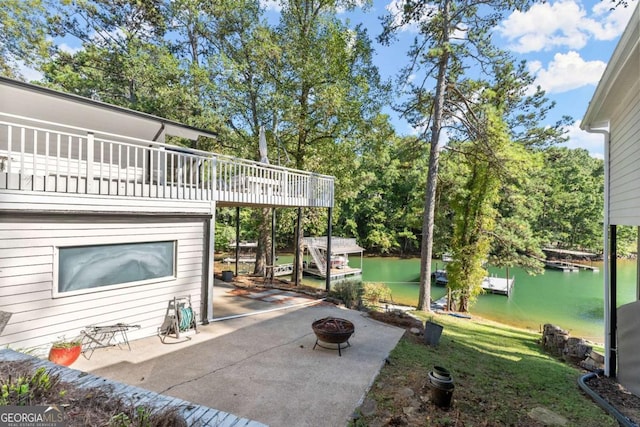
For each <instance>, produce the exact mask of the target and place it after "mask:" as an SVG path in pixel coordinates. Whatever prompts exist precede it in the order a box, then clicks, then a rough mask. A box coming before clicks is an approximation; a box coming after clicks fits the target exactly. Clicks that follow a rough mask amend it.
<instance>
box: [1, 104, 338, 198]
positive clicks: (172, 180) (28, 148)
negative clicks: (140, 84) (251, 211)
mask: <svg viewBox="0 0 640 427" xmlns="http://www.w3.org/2000/svg"><path fill="white" fill-rule="evenodd" d="M2 189H7V190H25V191H42V192H56V193H76V194H95V195H104V196H127V197H147V198H159V199H181V200H215V201H220V202H229V203H237V204H244V205H252V204H253V205H274V206H315V207H330V206H333V195H334V193H333V191H334V179H333V177H331V176H327V175H319V174H314V173H309V172H304V171H300V170H295V169H288V168H283V167H279V166H272V165H267V164H264V163H258V162H253V161H250V160H244V159H239V158H235V157H230V156H224V155H219V154H214V153H208V152H204V151H198V150H191V149H188V148H183V147H178V146H173V145H168V144H162V143H157V142H153V141H146V140H140V139H135V138H129V137H126V136H120V135H105V134H100V133H98V132H92V131H89V130H83V129H78V128H72V127H66V126H61V125H58V124H54V123H47V122H41V121H36V120H32V119H26V118H22V117H16V116H9V115H5V114H2V113H0V190H2Z"/></svg>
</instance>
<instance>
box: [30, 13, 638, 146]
mask: <svg viewBox="0 0 640 427" xmlns="http://www.w3.org/2000/svg"><path fill="white" fill-rule="evenodd" d="M403 1H404V0H374V1H373V7H370V8H367V9H366V10H363V9H357V10H355V11H353V12H349V13H341V14H340V16H341V17H344V19H348V20H349V21H350V23H351V24H352V25H354V26H355V25H356V24H360V23H361V24H363V25H364V26H365V27H366V28H367V30H368V33H369V36H370V37H371V39H372V41H373V45H374V48H375V51H376V53H375V56H374V62H375V64H376V65H377V66H378V68H379V70H380V74H381V75H382V77H383V78H384V79H393V80H394V81H395V79H396V77H397V74H398V72H399V71H400V69H401V68H402V67H403V66H404V65H405V64H406V63H407V56H406V53H407V50H408V48H409V46H410V44H411V42H412V40H413V39H414V37H415V36H416V35H417V32H416V30H415V28H412V27H411V26H408V27H406V28H404V29H403V31H401V32H400V33H399V35H398V40H397V41H396V42H395V43H394V44H393V45H391V46H382V45H380V44H378V43H377V42H376V40H375V39H376V37H377V36H378V35H379V34H380V32H381V30H382V27H381V24H380V19H379V18H380V17H381V16H382V15H384V14H386V13H387V12H388V11H398V10H400V9H399V8H400V7H401V4H402V2H403ZM260 2H261V4H262V5H263V7H265V9H266V11H267V17H268V19H269V20H270V21H277V16H278V14H279V10H280V6H279V1H278V0H260ZM629 4H630V5H629V7H627V8H623V7H618V8H616V9H615V10H613V11H612V10H610V5H611V3H610V1H609V0H602V1H599V0H585V1H580V0H551V1H546V2H541V3H536V4H535V5H534V6H533V7H532V8H531V9H530V10H529V11H527V12H522V13H521V12H514V13H512V14H511V15H509V16H507V17H506V19H505V20H504V21H503V22H502V23H500V25H499V26H498V27H496V28H495V32H494V37H495V38H494V40H495V42H496V44H497V45H498V46H500V47H503V48H507V49H508V50H510V51H511V52H512V54H513V55H514V57H515V58H516V60H518V61H520V60H522V59H524V60H526V61H527V63H528V66H529V70H530V71H531V72H532V73H533V74H534V75H535V76H536V84H539V85H540V86H541V87H542V88H543V89H544V90H545V91H546V92H547V96H548V97H549V98H550V99H552V100H554V101H555V102H556V108H555V110H554V111H553V112H552V113H551V114H550V116H549V124H551V123H553V122H555V121H556V120H558V119H559V118H560V117H561V116H563V115H569V116H571V117H573V118H574V119H575V120H576V122H575V123H574V125H573V126H571V127H570V128H569V129H568V130H569V136H570V140H569V141H568V142H567V143H566V145H567V146H568V147H570V148H578V147H580V148H585V149H587V150H588V151H589V152H590V153H591V155H592V156H594V157H600V158H602V157H603V144H604V141H603V137H602V136H601V135H597V134H588V133H586V132H583V131H581V130H580V120H581V119H582V116H583V115H584V113H585V111H586V109H587V106H588V104H589V101H590V99H591V96H592V95H593V93H594V91H595V88H596V86H597V84H598V81H599V80H600V77H601V76H602V73H603V72H604V70H605V68H606V64H607V61H609V58H610V57H611V55H612V53H613V51H614V49H615V47H616V44H617V42H618V39H619V38H620V35H621V34H622V32H623V31H624V28H625V27H626V25H627V23H628V21H629V18H630V17H631V15H632V13H633V10H634V8H635V7H637V5H638V0H629ZM65 42H66V40H63V41H61V42H60V43H61V46H60V47H61V48H63V49H65V50H70V51H73V50H76V49H77V47H74V46H68V45H66V44H65ZM22 71H23V75H24V76H25V77H26V78H27V79H33V80H37V79H39V78H40V75H38V73H36V72H34V71H33V70H28V69H24V70H22ZM385 112H387V113H389V114H390V115H391V116H392V120H393V123H394V125H395V127H396V131H397V132H398V133H399V134H404V135H407V134H414V133H416V131H415V130H414V129H412V128H411V126H410V125H409V124H408V123H407V122H406V121H404V120H403V119H401V118H399V117H397V115H396V114H395V113H393V111H392V109H391V108H390V107H387V108H386V109H385Z"/></svg>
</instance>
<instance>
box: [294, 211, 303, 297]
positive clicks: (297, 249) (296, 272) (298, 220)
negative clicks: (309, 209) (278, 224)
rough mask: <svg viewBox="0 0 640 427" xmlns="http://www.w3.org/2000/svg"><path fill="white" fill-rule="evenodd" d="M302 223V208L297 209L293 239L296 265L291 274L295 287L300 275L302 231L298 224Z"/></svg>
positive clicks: (298, 283) (297, 284)
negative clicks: (294, 238)
mask: <svg viewBox="0 0 640 427" xmlns="http://www.w3.org/2000/svg"><path fill="white" fill-rule="evenodd" d="M301 221H302V208H301V207H298V216H297V218H296V232H295V237H296V247H295V263H296V265H294V268H293V272H294V276H295V278H294V279H293V281H294V283H295V285H296V286H300V276H301V275H302V274H301V273H302V272H300V271H299V270H300V240H302V236H301V235H300V232H301V231H302V230H300V224H301Z"/></svg>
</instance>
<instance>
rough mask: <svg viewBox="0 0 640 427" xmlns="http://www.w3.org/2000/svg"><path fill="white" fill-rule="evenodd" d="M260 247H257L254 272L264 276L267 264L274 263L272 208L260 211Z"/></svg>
mask: <svg viewBox="0 0 640 427" xmlns="http://www.w3.org/2000/svg"><path fill="white" fill-rule="evenodd" d="M258 215H259V216H260V217H259V225H258V248H257V249H256V264H255V267H254V269H253V274H255V275H257V276H264V274H265V272H266V266H267V265H273V260H271V250H270V248H271V210H270V209H268V208H263V209H260V210H259V211H258Z"/></svg>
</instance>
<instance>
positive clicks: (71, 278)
mask: <svg viewBox="0 0 640 427" xmlns="http://www.w3.org/2000/svg"><path fill="white" fill-rule="evenodd" d="M175 249H176V242H174V241H169V242H146V243H124V244H112V245H92V246H74V247H61V248H58V275H57V279H58V280H57V282H58V283H57V294H63V293H70V292H71V293H74V294H75V293H84V292H88V291H91V290H103V289H101V288H104V287H116V285H132V284H143V283H147V282H148V281H149V280H152V279H158V278H163V277H167V278H169V277H174V276H175ZM96 288H98V289H96ZM83 291H84V292H83Z"/></svg>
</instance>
